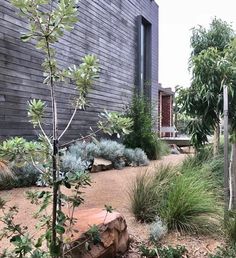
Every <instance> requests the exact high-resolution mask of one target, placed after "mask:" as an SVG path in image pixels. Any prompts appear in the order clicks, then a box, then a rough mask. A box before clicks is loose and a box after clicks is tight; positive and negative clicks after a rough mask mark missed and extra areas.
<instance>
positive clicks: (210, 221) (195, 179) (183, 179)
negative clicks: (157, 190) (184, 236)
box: [160, 171, 221, 233]
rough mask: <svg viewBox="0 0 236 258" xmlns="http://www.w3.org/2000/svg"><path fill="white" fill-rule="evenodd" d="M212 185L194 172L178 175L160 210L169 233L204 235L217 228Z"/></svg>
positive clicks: (217, 219) (217, 208) (216, 202)
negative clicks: (170, 231) (181, 232)
mask: <svg viewBox="0 0 236 258" xmlns="http://www.w3.org/2000/svg"><path fill="white" fill-rule="evenodd" d="M213 186H214V184H213V182H212V181H211V180H210V179H209V178H207V179H205V178H204V177H202V175H201V174H198V173H196V171H193V172H192V173H191V172H188V173H185V174H182V175H179V176H177V177H176V178H175V180H174V181H173V182H172V184H171V186H170V188H169V189H168V192H167V194H166V196H165V200H164V202H163V203H162V204H163V205H162V207H161V209H160V216H161V218H162V219H163V220H164V221H165V222H166V224H167V226H168V228H169V229H170V230H172V229H174V230H178V231H184V232H197V233H208V232H213V231H215V230H216V229H217V228H219V225H220V220H219V218H220V215H221V213H220V209H219V202H218V200H217V198H216V196H215V193H214V191H213V189H214V187H213Z"/></svg>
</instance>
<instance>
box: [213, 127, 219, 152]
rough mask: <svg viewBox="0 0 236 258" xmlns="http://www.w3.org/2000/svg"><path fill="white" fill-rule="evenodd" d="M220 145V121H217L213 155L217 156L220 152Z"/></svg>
mask: <svg viewBox="0 0 236 258" xmlns="http://www.w3.org/2000/svg"><path fill="white" fill-rule="evenodd" d="M219 146H220V123H217V125H216V127H215V131H214V140H213V155H214V156H217V155H218V154H219Z"/></svg>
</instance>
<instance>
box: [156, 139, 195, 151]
mask: <svg viewBox="0 0 236 258" xmlns="http://www.w3.org/2000/svg"><path fill="white" fill-rule="evenodd" d="M161 140H162V141H165V142H167V143H168V144H175V145H177V146H178V147H179V148H181V147H190V146H192V143H191V139H190V137H163V138H161Z"/></svg>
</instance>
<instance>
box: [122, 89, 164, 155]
mask: <svg viewBox="0 0 236 258" xmlns="http://www.w3.org/2000/svg"><path fill="white" fill-rule="evenodd" d="M127 117H129V118H131V119H132V120H133V125H132V127H131V129H132V132H131V133H130V134H128V135H126V136H125V137H124V144H125V145H126V146H127V147H128V148H133V149H134V148H141V149H142V150H144V151H145V153H146V154H147V156H148V158H149V159H157V158H159V157H160V147H159V146H160V145H159V140H158V138H157V135H156V133H155V132H154V131H153V122H154V121H153V118H152V109H151V104H150V103H149V101H148V100H147V99H146V98H145V97H143V96H138V95H136V94H134V96H133V99H132V102H131V104H130V107H129V108H128V110H127Z"/></svg>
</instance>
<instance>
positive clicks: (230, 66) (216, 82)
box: [179, 20, 236, 209]
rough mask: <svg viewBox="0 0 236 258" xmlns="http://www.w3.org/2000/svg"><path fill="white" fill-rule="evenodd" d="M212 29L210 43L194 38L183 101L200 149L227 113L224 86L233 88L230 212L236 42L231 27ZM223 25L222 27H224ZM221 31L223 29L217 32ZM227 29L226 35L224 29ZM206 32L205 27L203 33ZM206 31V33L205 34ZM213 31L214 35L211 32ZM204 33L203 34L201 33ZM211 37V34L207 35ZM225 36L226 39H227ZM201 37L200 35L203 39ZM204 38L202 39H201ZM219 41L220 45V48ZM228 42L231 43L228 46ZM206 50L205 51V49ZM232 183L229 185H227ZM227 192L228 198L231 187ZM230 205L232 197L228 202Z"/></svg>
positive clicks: (233, 172) (234, 180)
mask: <svg viewBox="0 0 236 258" xmlns="http://www.w3.org/2000/svg"><path fill="white" fill-rule="evenodd" d="M214 23H215V24H216V25H217V26H216V28H215V29H213V27H212V25H211V30H209V32H208V33H209V38H210V39H211V40H210V42H213V43H214V44H212V46H209V45H208V44H207V43H208V42H207V40H205V41H204V40H202V39H203V38H204V37H203V38H202V39H201V40H200V42H201V44H200V45H197V44H196V39H197V40H198V37H197V35H198V34H196V32H194V36H193V38H192V42H194V44H193V43H192V44H193V46H195V47H196V46H198V48H196V49H194V50H195V52H194V50H193V53H192V56H191V60H190V65H191V69H192V75H193V79H192V83H191V86H190V87H189V88H188V89H182V90H181V91H180V92H179V93H180V97H179V101H180V103H181V104H182V110H183V111H184V112H186V114H188V115H189V116H191V117H192V118H193V120H192V121H191V122H190V123H189V124H188V130H189V133H190V134H191V135H192V141H193V143H194V145H195V146H196V147H200V146H202V145H203V144H204V143H205V142H207V136H208V135H210V134H211V132H212V131H213V130H215V129H216V127H217V126H218V124H219V119H220V117H221V115H222V114H223V86H226V87H228V89H229V123H230V134H231V143H232V152H231V162H230V169H229V178H230V182H229V187H230V189H229V190H230V199H229V202H230V203H229V205H228V208H229V209H232V208H233V209H235V208H236V144H235V143H236V141H235V140H236V138H235V134H236V115H235V114H236V113H235V112H236V109H235V107H236V94H235V93H236V92H235V90H236V39H235V38H233V36H234V32H233V31H232V28H231V27H230V25H227V24H226V23H224V22H221V21H220V23H219V21H218V22H216V20H215V21H214ZM220 25H221V26H220ZM218 26H219V28H221V29H217V28H218ZM223 28H225V32H224V31H222V29H223ZM202 30H203V29H202V28H201V31H202ZM205 32H206V31H205V30H203V34H204V35H205ZM210 32H211V33H210ZM200 34H201V33H200ZM218 34H222V35H219V37H216V39H215V40H213V39H214V37H215V35H218ZM206 35H208V34H206ZM223 35H225V37H223ZM199 37H200V36H199ZM200 38H201V37H200ZM219 39H220V40H219ZM216 40H219V42H218V43H220V44H219V45H218V47H217V45H216V42H217V41H216ZM227 42H228V43H227ZM226 43H227V44H226ZM204 48H205V49H204ZM226 184H228V182H226ZM225 190H226V193H227V195H228V187H227V189H225ZM226 201H227V202H228V198H227V200H226Z"/></svg>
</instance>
